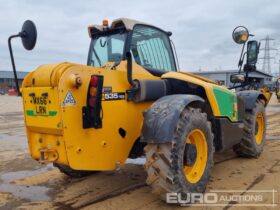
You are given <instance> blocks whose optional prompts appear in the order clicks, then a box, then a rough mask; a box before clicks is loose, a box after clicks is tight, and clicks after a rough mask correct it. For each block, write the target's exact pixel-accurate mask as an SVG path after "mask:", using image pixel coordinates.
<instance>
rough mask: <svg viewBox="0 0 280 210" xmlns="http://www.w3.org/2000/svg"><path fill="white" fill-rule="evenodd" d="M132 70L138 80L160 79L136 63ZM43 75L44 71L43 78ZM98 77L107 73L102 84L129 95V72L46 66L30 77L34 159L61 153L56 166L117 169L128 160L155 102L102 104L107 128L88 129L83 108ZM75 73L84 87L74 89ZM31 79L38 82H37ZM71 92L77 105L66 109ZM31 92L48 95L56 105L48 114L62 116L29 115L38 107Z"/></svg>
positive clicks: (28, 127)
mask: <svg viewBox="0 0 280 210" xmlns="http://www.w3.org/2000/svg"><path fill="white" fill-rule="evenodd" d="M125 67H126V63H125V62H123V63H122V64H120V66H119V67H118V68H120V69H123V68H125ZM133 68H134V70H135V71H134V75H133V76H134V77H135V78H139V79H159V78H158V77H154V76H152V75H151V74H150V73H148V72H147V71H145V70H144V69H142V68H141V67H140V66H138V65H136V64H134V65H133ZM39 72H44V77H41V76H40V74H39ZM93 74H97V75H103V76H104V84H103V86H104V87H112V91H113V92H126V90H127V89H129V88H130V85H129V83H128V82H127V78H126V71H124V70H119V69H117V70H108V69H104V68H93V67H88V66H84V65H78V64H68V63H65V64H59V65H44V66H41V67H39V68H38V69H37V70H35V71H34V72H31V73H30V74H29V75H28V76H27V79H26V81H24V83H23V88H22V90H23V92H22V93H23V101H24V111H25V121H26V130H27V136H28V142H29V147H30V152H31V155H32V157H33V158H34V159H36V160H39V158H40V151H41V150H46V149H48V150H57V151H58V154H59V158H58V159H57V160H56V162H58V163H63V164H67V165H69V166H70V167H71V168H73V169H83V170H86V169H88V170H112V169H114V168H115V167H117V166H118V165H120V164H122V163H124V162H125V161H126V159H127V157H128V154H129V152H130V150H131V148H132V146H133V144H134V142H135V140H136V139H138V138H139V137H140V132H141V127H142V122H143V116H142V112H143V111H144V110H145V109H147V108H148V107H149V106H150V105H151V103H152V102H146V103H139V104H135V103H133V102H127V101H126V100H117V101H102V109H103V113H104V117H103V126H102V129H94V128H90V129H83V127H82V107H83V106H86V99H87V91H88V85H89V79H90V76H91V75H93ZM73 75H76V76H80V77H81V80H82V85H81V86H80V87H79V88H76V87H74V86H73V85H71V82H70V81H71V78H72V76H73ZM57 78H59V79H57ZM32 80H33V81H34V80H35V83H34V82H33V84H32ZM41 86H43V87H41ZM69 90H70V91H71V92H72V95H73V96H74V98H75V100H76V105H74V106H65V107H64V106H63V105H62V103H63V101H64V99H65V96H66V94H67V92H68V91H69ZM30 93H34V94H35V96H40V95H42V93H48V100H51V101H52V102H51V103H50V104H49V103H48V104H47V105H46V106H47V110H48V111H50V110H53V111H54V110H55V111H57V114H56V115H55V116H45V115H44V116H40V115H36V116H35V114H34V115H31V116H29V115H27V111H28V110H35V109H36V108H35V105H34V104H33V103H31V101H32V97H31V96H30V95H29V94H30ZM55 106H56V107H55ZM120 128H122V129H124V130H125V131H126V136H125V138H122V137H121V135H120V134H119V129H120ZM57 141H59V143H58V144H59V146H57ZM40 142H41V143H40ZM62 150H63V151H62ZM50 161H52V159H50Z"/></svg>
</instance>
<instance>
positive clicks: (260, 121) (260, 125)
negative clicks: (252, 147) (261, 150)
mask: <svg viewBox="0 0 280 210" xmlns="http://www.w3.org/2000/svg"><path fill="white" fill-rule="evenodd" d="M255 130H256V132H255V139H256V143H257V144H261V143H262V140H263V132H264V118H263V114H262V113H261V112H260V113H259V114H258V116H257V120H256V128H255Z"/></svg>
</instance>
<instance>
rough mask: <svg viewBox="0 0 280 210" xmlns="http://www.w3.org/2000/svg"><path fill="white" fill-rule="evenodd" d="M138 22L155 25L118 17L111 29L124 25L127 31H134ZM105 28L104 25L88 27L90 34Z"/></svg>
mask: <svg viewBox="0 0 280 210" xmlns="http://www.w3.org/2000/svg"><path fill="white" fill-rule="evenodd" d="M136 24H144V25H149V26H153V25H151V24H147V23H144V22H141V21H138V20H133V19H129V18H118V19H115V20H113V22H112V23H111V26H110V27H109V29H115V28H119V27H124V28H125V29H126V30H127V31H132V30H133V27H134V26H135V25H136ZM103 30H104V27H103V25H90V26H89V27H88V32H89V35H90V36H91V34H92V33H97V32H100V31H103Z"/></svg>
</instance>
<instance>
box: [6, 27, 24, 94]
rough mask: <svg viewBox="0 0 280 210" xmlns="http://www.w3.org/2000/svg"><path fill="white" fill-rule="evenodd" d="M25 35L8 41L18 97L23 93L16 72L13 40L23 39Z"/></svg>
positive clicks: (20, 34) (13, 36) (16, 35)
mask: <svg viewBox="0 0 280 210" xmlns="http://www.w3.org/2000/svg"><path fill="white" fill-rule="evenodd" d="M23 35H24V34H22V32H20V33H18V34H15V35H12V36H10V37H9V39H8V45H9V51H10V57H11V62H12V66H13V72H14V77H15V83H16V88H17V94H18V96H21V92H20V90H19V84H18V77H17V71H16V65H15V60H14V55H13V49H12V43H11V41H12V39H13V38H16V37H21V36H23Z"/></svg>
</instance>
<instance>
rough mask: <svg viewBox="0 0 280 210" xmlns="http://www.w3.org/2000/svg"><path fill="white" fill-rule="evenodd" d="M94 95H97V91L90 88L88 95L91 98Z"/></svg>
mask: <svg viewBox="0 0 280 210" xmlns="http://www.w3.org/2000/svg"><path fill="white" fill-rule="evenodd" d="M96 93H97V89H96V88H95V87H91V88H90V95H91V96H96Z"/></svg>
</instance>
